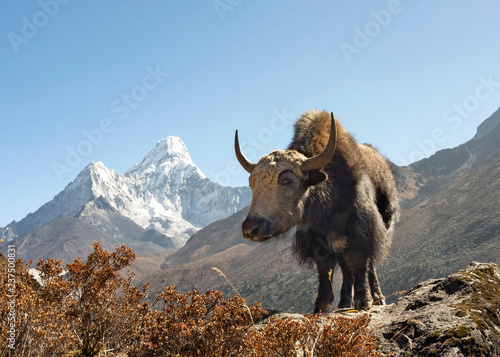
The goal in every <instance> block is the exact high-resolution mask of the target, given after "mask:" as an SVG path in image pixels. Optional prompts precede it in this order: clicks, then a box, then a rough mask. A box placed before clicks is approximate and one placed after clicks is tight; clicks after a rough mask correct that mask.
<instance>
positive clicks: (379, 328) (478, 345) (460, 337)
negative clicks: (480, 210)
mask: <svg viewBox="0 0 500 357" xmlns="http://www.w3.org/2000/svg"><path fill="white" fill-rule="evenodd" d="M362 313H363V314H370V315H371V322H370V325H369V327H370V328H371V329H372V333H373V334H374V335H375V336H376V337H377V338H378V339H379V351H380V352H381V353H382V355H386V356H389V355H390V356H391V357H397V356H449V357H451V356H500V266H499V265H497V264H493V263H476V262H473V263H472V264H470V265H469V266H468V267H467V268H466V269H463V270H460V271H459V272H457V273H455V274H451V275H449V276H448V277H446V278H442V279H432V280H427V281H424V282H422V283H420V284H418V285H416V286H415V287H414V288H413V289H411V290H410V291H408V292H407V293H406V295H404V296H403V297H401V298H399V299H398V300H397V301H396V302H395V303H393V304H390V305H385V306H373V307H372V308H371V309H370V310H368V311H365V312H362ZM330 315H332V316H343V317H345V316H351V317H352V316H356V315H357V314H352V313H339V312H334V313H331V314H330ZM272 317H273V318H288V317H291V318H293V319H298V320H299V319H302V318H303V315H300V314H285V313H279V314H275V315H273V316H272ZM268 321H269V318H267V319H264V320H263V321H261V322H260V323H259V324H257V326H255V328H256V329H262V328H263V326H265V324H266V323H268Z"/></svg>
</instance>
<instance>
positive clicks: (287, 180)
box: [279, 171, 293, 186]
mask: <svg viewBox="0 0 500 357" xmlns="http://www.w3.org/2000/svg"><path fill="white" fill-rule="evenodd" d="M292 176H293V174H292V173H291V172H289V171H285V172H283V173H282V174H281V175H280V177H279V184H280V186H292V184H293V177H292Z"/></svg>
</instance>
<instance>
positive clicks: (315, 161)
mask: <svg viewBox="0 0 500 357" xmlns="http://www.w3.org/2000/svg"><path fill="white" fill-rule="evenodd" d="M331 116H332V123H331V129H330V138H329V139H328V143H327V144H326V147H325V149H324V150H323V151H322V152H321V153H319V154H318V155H316V156H313V157H311V158H309V159H307V160H306V161H304V162H303V163H302V166H301V167H300V168H301V170H302V172H308V171H312V170H319V169H321V168H322V167H323V166H325V165H326V164H328V163H329V162H330V160H331V158H332V156H333V153H334V152H335V147H336V146H337V127H336V124H335V118H334V117H333V112H331Z"/></svg>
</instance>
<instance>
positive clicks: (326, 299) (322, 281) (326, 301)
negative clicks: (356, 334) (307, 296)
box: [314, 262, 335, 314]
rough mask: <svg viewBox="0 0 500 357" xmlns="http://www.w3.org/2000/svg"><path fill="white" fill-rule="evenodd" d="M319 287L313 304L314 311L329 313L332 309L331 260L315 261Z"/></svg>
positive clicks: (333, 297)
mask: <svg viewBox="0 0 500 357" xmlns="http://www.w3.org/2000/svg"><path fill="white" fill-rule="evenodd" d="M317 266H318V277H319V287H318V296H317V298H316V302H315V304H314V313H315V314H317V313H329V312H330V310H331V309H332V304H333V300H334V299H335V296H334V294H333V286H332V276H333V268H334V266H335V265H334V264H332V262H324V263H317Z"/></svg>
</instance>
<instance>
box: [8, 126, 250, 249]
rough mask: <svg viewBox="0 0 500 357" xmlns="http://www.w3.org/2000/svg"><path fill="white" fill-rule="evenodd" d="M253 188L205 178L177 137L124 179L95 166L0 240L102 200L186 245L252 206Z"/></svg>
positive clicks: (159, 145) (165, 141)
mask: <svg viewBox="0 0 500 357" xmlns="http://www.w3.org/2000/svg"><path fill="white" fill-rule="evenodd" d="M250 197H251V192H250V190H249V189H248V188H231V187H222V186H220V185H218V184H216V183H214V182H211V181H210V180H209V179H207V178H206V177H205V175H203V173H202V172H201V171H200V170H199V169H198V167H197V166H196V165H195V164H194V163H193V161H192V160H191V157H190V156H189V153H188V150H187V148H186V146H185V145H184V143H183V142H182V140H181V139H180V138H178V137H173V136H171V137H167V138H166V139H163V140H160V141H159V142H158V143H157V144H156V146H155V147H154V148H153V150H151V151H150V152H149V153H148V154H147V155H146V156H145V157H144V159H143V160H142V161H141V162H140V163H139V164H137V165H134V166H133V167H132V168H131V169H129V170H128V171H127V172H126V174H125V175H121V174H119V173H117V172H116V171H114V170H111V169H108V168H107V167H106V166H105V165H104V164H103V163H102V162H91V163H90V164H88V165H87V166H86V167H85V168H84V169H83V170H82V171H81V172H80V173H79V175H78V176H77V177H76V179H75V180H74V181H73V182H71V183H69V184H68V185H67V186H66V188H65V189H64V190H63V191H61V192H60V193H59V194H58V195H56V196H55V197H54V199H53V200H51V201H49V202H47V203H46V204H45V205H43V206H42V207H40V208H39V209H38V210H37V211H36V212H35V213H31V214H29V215H28V216H27V217H25V218H24V219H23V220H21V221H20V222H12V223H11V224H10V225H9V226H7V227H5V228H0V238H3V239H6V240H7V241H10V240H12V239H15V237H17V236H19V235H21V234H23V233H25V232H28V231H30V230H32V229H35V228H37V227H40V226H41V225H43V224H45V223H47V222H50V221H51V220H53V219H54V218H56V217H58V216H59V215H67V214H70V213H71V212H73V211H74V210H76V209H78V208H80V207H82V206H83V205H85V204H87V203H88V202H91V201H94V200H97V199H101V200H104V201H105V202H106V203H107V204H109V206H110V207H111V208H113V209H115V210H116V211H117V212H119V213H120V214H121V215H123V216H125V217H127V218H129V219H131V220H132V221H133V222H134V223H136V224H137V225H139V226H141V227H142V228H144V229H148V230H154V231H156V232H159V233H160V234H162V235H164V236H165V237H167V238H169V239H171V241H172V242H173V244H174V246H175V248H179V247H181V246H182V245H183V244H184V243H185V242H186V241H187V239H188V238H189V237H190V236H191V235H192V234H193V233H194V232H196V231H197V230H198V229H200V228H202V227H204V226H206V225H207V224H209V223H212V222H214V221H216V220H218V219H222V218H225V217H227V216H229V215H231V214H233V213H235V212H236V211H237V210H239V209H241V208H243V207H245V206H247V205H248V204H249V203H250Z"/></svg>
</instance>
